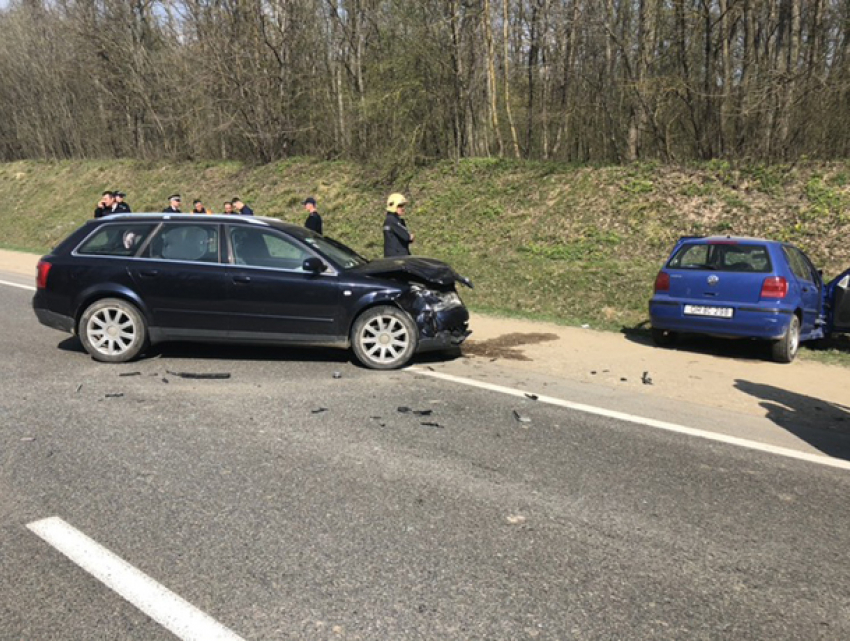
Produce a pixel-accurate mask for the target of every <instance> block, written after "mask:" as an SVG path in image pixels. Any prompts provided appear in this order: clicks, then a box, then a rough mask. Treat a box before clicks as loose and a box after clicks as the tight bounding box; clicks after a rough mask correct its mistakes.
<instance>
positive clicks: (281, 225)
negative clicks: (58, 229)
mask: <svg viewBox="0 0 850 641" xmlns="http://www.w3.org/2000/svg"><path fill="white" fill-rule="evenodd" d="M199 218H200V219H202V220H204V221H210V222H211V221H216V222H228V223H244V224H247V225H257V226H259V227H275V228H277V229H282V230H284V231H290V230H295V229H299V230H300V229H302V227H301V226H300V225H294V224H292V223H287V222H284V221H282V220H280V219H279V218H271V217H269V216H241V215H239V214H193V213H189V212H186V213H179V214H172V213H170V212H133V213H129V214H127V213H123V214H110V215H108V216H103V217H101V218H95V219H93V221H94V222H97V221H117V220H133V221H138V222H142V221H162V220H180V221H184V220H194V221H197V220H198V219H199Z"/></svg>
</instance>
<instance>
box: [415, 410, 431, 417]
mask: <svg viewBox="0 0 850 641" xmlns="http://www.w3.org/2000/svg"><path fill="white" fill-rule="evenodd" d="M413 413H414V414H416V415H417V416H431V414H433V413H434V410H413Z"/></svg>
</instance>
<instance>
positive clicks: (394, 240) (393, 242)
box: [384, 194, 413, 258]
mask: <svg viewBox="0 0 850 641" xmlns="http://www.w3.org/2000/svg"><path fill="white" fill-rule="evenodd" d="M406 204H407V199H406V198H405V197H404V196H403V195H402V194H390V197H389V198H387V217H386V218H385V219H384V258H389V257H391V256H410V243H412V242H413V234H411V233H410V232H409V231H408V229H407V223H406V222H405V221H404V218H403V216H404V206H405V205H406Z"/></svg>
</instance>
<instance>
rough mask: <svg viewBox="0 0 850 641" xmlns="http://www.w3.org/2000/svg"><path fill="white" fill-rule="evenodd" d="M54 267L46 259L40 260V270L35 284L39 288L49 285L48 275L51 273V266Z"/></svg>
mask: <svg viewBox="0 0 850 641" xmlns="http://www.w3.org/2000/svg"><path fill="white" fill-rule="evenodd" d="M51 267H53V265H51V264H50V263H48V262H47V261H46V260H40V261H38V267H37V269H38V272H37V274H36V277H35V286H36V287H38V288H39V289H44V288H46V287H47V275H48V274H49V273H50V268H51Z"/></svg>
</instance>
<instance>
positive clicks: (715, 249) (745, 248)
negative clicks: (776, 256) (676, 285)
mask: <svg viewBox="0 0 850 641" xmlns="http://www.w3.org/2000/svg"><path fill="white" fill-rule="evenodd" d="M667 267H668V268H669V269H697V270H699V269H707V270H712V271H723V272H759V273H766V272H771V271H773V267H772V265H771V263H770V255H769V254H768V253H767V247H765V246H764V245H739V244H737V243H722V244H710V243H687V244H684V245H682V246H681V247H680V248H679V249H678V250H677V251H676V253H675V254H674V255H673V257H672V258H671V259H670V262H668V263H667Z"/></svg>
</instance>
